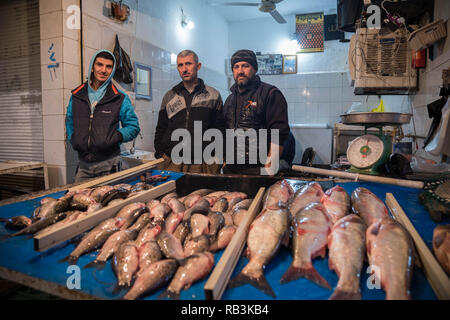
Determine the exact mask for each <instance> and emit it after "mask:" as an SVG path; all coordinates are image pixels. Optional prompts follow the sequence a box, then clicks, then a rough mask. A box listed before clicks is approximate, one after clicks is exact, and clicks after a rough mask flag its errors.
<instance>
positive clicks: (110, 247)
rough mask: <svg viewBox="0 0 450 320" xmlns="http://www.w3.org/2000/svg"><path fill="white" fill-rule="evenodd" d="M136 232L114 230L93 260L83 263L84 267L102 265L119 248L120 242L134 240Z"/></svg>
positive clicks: (100, 266)
mask: <svg viewBox="0 0 450 320" xmlns="http://www.w3.org/2000/svg"><path fill="white" fill-rule="evenodd" d="M137 234H138V232H137V231H136V230H119V231H116V232H114V233H113V234H112V235H111V236H110V237H109V238H108V240H106V241H105V243H104V244H103V246H102V248H101V249H100V252H99V253H98V254H97V257H96V258H95V260H94V261H92V262H90V263H88V264H87V265H85V266H84V268H92V267H96V268H102V267H104V265H105V263H106V261H108V259H109V258H111V257H112V256H113V255H114V253H116V252H117V250H119V247H120V246H121V244H122V243H125V242H128V241H130V240H134V239H135V238H136V236H137Z"/></svg>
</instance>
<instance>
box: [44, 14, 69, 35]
mask: <svg viewBox="0 0 450 320" xmlns="http://www.w3.org/2000/svg"><path fill="white" fill-rule="evenodd" d="M40 29H41V31H40V33H41V40H45V39H51V38H57V37H61V36H62V35H63V13H62V11H55V12H51V13H45V14H42V15H41V19H40Z"/></svg>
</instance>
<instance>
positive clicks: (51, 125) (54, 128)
mask: <svg viewBox="0 0 450 320" xmlns="http://www.w3.org/2000/svg"><path fill="white" fill-rule="evenodd" d="M42 123H43V127H44V140H58V141H63V140H64V139H65V135H64V132H65V124H64V116H63V115H44V116H43V117H42Z"/></svg>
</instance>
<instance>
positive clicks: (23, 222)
mask: <svg viewBox="0 0 450 320" xmlns="http://www.w3.org/2000/svg"><path fill="white" fill-rule="evenodd" d="M0 222H4V223H5V227H7V228H10V229H23V228H26V227H28V226H30V225H31V224H32V221H31V219H30V218H28V217H25V216H16V217H11V218H0Z"/></svg>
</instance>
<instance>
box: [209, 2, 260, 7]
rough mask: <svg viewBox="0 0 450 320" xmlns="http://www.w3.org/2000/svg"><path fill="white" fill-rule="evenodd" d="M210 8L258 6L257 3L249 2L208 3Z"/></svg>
mask: <svg viewBox="0 0 450 320" xmlns="http://www.w3.org/2000/svg"><path fill="white" fill-rule="evenodd" d="M210 4H211V5H212V6H243V7H257V6H259V3H250V2H224V3H217V2H213V3H210Z"/></svg>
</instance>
